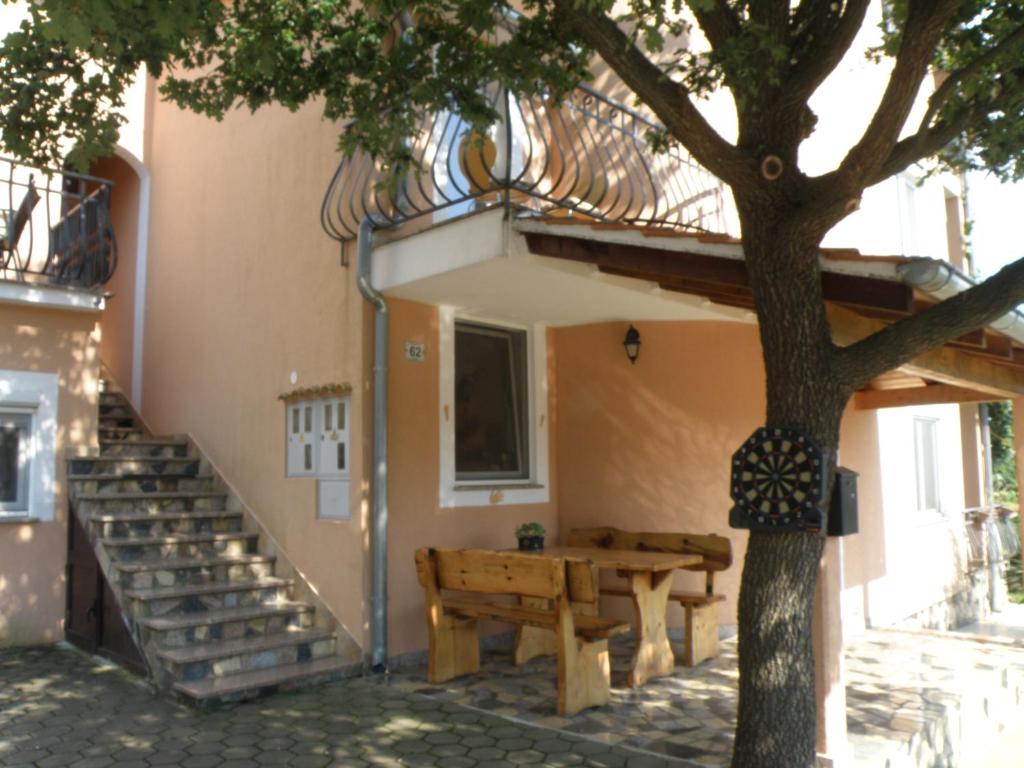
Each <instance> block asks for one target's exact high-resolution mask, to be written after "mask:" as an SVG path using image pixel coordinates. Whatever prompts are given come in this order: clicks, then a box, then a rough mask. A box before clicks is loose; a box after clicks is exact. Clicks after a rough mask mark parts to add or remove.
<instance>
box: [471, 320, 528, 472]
mask: <svg viewBox="0 0 1024 768" xmlns="http://www.w3.org/2000/svg"><path fill="white" fill-rule="evenodd" d="M528 413H529V406H528V399H527V364H526V331H519V330H515V329H510V328H497V327H493V326H489V325H480V324H477V323H456V324H455V479H456V480H516V479H523V478H527V477H529V476H530V461H529V453H528V443H529V425H528V421H527V419H528Z"/></svg>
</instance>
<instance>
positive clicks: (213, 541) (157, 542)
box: [100, 531, 259, 563]
mask: <svg viewBox="0 0 1024 768" xmlns="http://www.w3.org/2000/svg"><path fill="white" fill-rule="evenodd" d="M258 541H259V534H256V533H244V532H242V531H230V532H226V533H185V534H182V533H178V534H169V535H166V536H154V537H151V538H131V537H128V538H120V537H112V538H106V539H100V543H101V544H102V545H103V546H104V547H105V548H106V550H107V554H109V555H110V557H111V559H112V560H116V561H118V562H126V563H127V562H148V561H150V560H169V559H173V560H180V559H183V558H189V557H199V558H205V557H220V556H222V555H251V554H255V553H256V545H257V542H258Z"/></svg>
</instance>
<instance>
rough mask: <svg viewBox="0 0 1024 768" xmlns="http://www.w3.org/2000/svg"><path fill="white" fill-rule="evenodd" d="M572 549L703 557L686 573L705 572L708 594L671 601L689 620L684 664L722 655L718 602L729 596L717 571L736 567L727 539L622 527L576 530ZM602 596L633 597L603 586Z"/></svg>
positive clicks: (682, 594)
mask: <svg viewBox="0 0 1024 768" xmlns="http://www.w3.org/2000/svg"><path fill="white" fill-rule="evenodd" d="M569 546H572V547H602V548H604V549H631V550H637V551H641V552H675V553H680V554H691V555H700V556H701V558H702V560H701V561H700V562H699V563H697V564H695V565H688V566H685V570H689V571H703V572H704V591H703V592H686V591H682V590H674V591H672V592H670V593H669V600H671V601H673V602H677V603H679V604H680V605H681V606H682V607H683V611H684V614H685V617H686V637H685V639H684V642H685V645H684V651H683V664H684V665H686V666H688V667H692V666H694V665H696V664H700V663H701V662H702V661H704V660H705V659H712V658H714V657H716V656H717V655H718V616H717V609H716V608H715V603H720V602H722V601H723V600H725V595H716V594H715V572H717V571H724V570H725V569H726V568H728V567H729V566H730V565H732V544H731V542H730V541H729V539H727V538H726V537H724V536H716V535H714V534H694V533H653V532H637V533H634V532H630V531H623V530H620V529H619V528H611V527H601V528H575V529H573V530H572V531H571V532H570V533H569ZM601 594H602V595H610V596H613V597H630V596H631V595H632V593H631V592H630V590H629V589H627V588H625V587H618V586H611V587H601Z"/></svg>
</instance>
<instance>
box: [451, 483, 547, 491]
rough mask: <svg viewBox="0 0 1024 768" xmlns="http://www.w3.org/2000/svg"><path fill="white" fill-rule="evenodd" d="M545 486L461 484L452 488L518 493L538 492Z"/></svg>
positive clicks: (534, 484)
mask: <svg viewBox="0 0 1024 768" xmlns="http://www.w3.org/2000/svg"><path fill="white" fill-rule="evenodd" d="M544 487H545V486H544V485H542V484H541V483H480V484H479V485H477V484H476V483H474V484H466V483H463V484H459V485H454V486H452V490H453V491H518V490H525V489H530V490H536V489H538V488H544Z"/></svg>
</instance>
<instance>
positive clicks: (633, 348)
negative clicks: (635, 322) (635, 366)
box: [622, 325, 640, 364]
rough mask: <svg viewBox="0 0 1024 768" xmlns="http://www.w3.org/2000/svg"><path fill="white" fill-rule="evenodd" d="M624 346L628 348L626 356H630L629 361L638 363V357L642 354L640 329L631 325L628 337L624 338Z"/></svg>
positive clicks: (627, 333)
mask: <svg viewBox="0 0 1024 768" xmlns="http://www.w3.org/2000/svg"><path fill="white" fill-rule="evenodd" d="M622 346H623V347H625V348H626V357H628V358H629V362H630V363H631V364H632V363H636V359H637V358H638V357H639V356H640V331H638V330H637V329H636V328H634V327H633V326H632V325H630V326H629V330H628V331H626V338H624V339H623V340H622Z"/></svg>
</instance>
